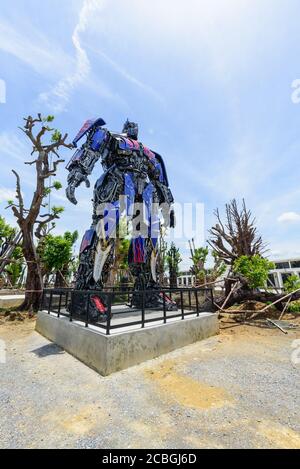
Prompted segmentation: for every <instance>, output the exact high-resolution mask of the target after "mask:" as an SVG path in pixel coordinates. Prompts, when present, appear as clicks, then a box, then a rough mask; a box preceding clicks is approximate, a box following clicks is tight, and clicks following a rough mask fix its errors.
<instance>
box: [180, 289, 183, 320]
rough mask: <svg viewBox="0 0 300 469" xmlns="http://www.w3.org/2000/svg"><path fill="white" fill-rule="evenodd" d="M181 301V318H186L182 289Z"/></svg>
mask: <svg viewBox="0 0 300 469" xmlns="http://www.w3.org/2000/svg"><path fill="white" fill-rule="evenodd" d="M180 303H181V319H184V307H183V292H182V290H181V291H180Z"/></svg>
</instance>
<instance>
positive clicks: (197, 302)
mask: <svg viewBox="0 0 300 469" xmlns="http://www.w3.org/2000/svg"><path fill="white" fill-rule="evenodd" d="M195 296H196V312H197V317H199V301H198V290H197V289H195Z"/></svg>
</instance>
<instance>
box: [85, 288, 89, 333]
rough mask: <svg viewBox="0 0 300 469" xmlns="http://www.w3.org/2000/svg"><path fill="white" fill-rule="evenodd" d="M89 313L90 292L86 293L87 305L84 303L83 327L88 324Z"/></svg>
mask: <svg viewBox="0 0 300 469" xmlns="http://www.w3.org/2000/svg"><path fill="white" fill-rule="evenodd" d="M89 314H90V293H89V292H88V293H87V305H86V318H85V327H88V325H89Z"/></svg>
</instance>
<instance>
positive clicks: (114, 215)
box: [104, 201, 120, 240]
mask: <svg viewBox="0 0 300 469" xmlns="http://www.w3.org/2000/svg"><path fill="white" fill-rule="evenodd" d="M119 219H120V202H119V201H116V202H113V203H111V204H108V205H107V206H106V208H105V210H104V223H105V224H104V230H105V238H106V240H107V239H109V238H110V237H111V236H112V235H114V236H116V232H114V231H115V230H116V226H117V225H118V224H119ZM114 236H113V237H114Z"/></svg>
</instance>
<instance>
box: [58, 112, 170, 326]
mask: <svg viewBox="0 0 300 469" xmlns="http://www.w3.org/2000/svg"><path fill="white" fill-rule="evenodd" d="M104 125H105V122H104V120H103V119H101V118H98V119H92V120H88V121H86V122H85V124H84V125H83V127H82V128H81V129H80V131H79V132H78V134H77V135H76V137H75V139H74V141H73V144H74V146H75V147H77V143H78V142H79V140H81V139H82V138H83V137H86V141H85V143H83V145H82V146H81V148H80V149H77V151H76V152H75V154H74V155H73V157H72V159H71V160H70V162H69V163H68V165H67V170H68V171H69V175H68V187H67V189H66V195H67V198H68V199H69V201H70V202H72V203H73V204H77V200H76V198H75V189H76V187H78V186H79V185H80V184H81V183H82V182H85V184H86V186H87V187H89V186H90V183H89V181H88V176H89V175H90V174H91V173H92V171H93V168H94V166H95V164H96V163H97V161H98V160H99V159H100V161H101V164H102V167H103V169H104V173H103V174H102V176H101V177H100V178H99V179H98V180H97V182H96V184H95V188H94V196H93V217H92V224H91V227H90V229H89V230H87V231H86V233H85V235H84V237H83V239H82V243H81V247H80V257H79V267H78V271H77V274H76V283H75V289H76V290H99V295H94V296H91V300H90V305H89V311H90V318H91V319H92V320H95V321H97V320H106V319H107V316H106V311H107V308H106V306H107V305H106V303H105V299H104V298H105V296H104V295H103V294H102V295H101V291H102V292H103V286H104V283H105V282H106V280H107V278H108V274H109V272H110V268H111V266H112V263H113V260H114V248H115V244H116V233H117V232H118V226H119V221H120V217H121V215H122V214H123V213H124V211H125V213H126V215H127V217H128V218H129V220H131V221H132V222H134V221H136V224H135V229H134V232H133V235H132V239H131V242H130V248H129V254H128V264H129V268H130V271H131V274H132V275H133V277H134V278H135V284H134V290H135V291H136V292H137V293H134V294H133V298H132V304H133V305H134V306H138V307H140V306H141V301H142V300H141V298H142V295H141V294H138V291H146V293H145V296H144V300H143V301H144V302H145V303H144V304H145V306H146V307H157V308H159V307H161V306H162V305H163V303H164V304H165V307H166V308H167V309H169V310H173V309H174V310H175V309H177V308H176V304H175V303H174V302H173V301H172V300H171V299H170V298H169V297H167V296H166V295H165V294H164V293H162V292H160V289H159V286H158V284H157V278H156V277H157V276H156V268H155V266H156V258H157V241H158V236H159V229H160V220H159V212H160V211H161V212H162V216H163V224H164V225H165V226H170V227H173V226H174V212H173V210H172V203H173V196H172V193H171V190H170V188H169V183H168V177H167V173H166V169H165V165H164V162H163V159H162V157H161V156H160V155H159V154H158V153H156V152H154V151H152V150H150V149H148V148H147V147H146V146H144V145H143V144H142V143H141V142H139V141H138V124H136V123H134V122H129V121H128V120H127V121H126V122H125V124H124V127H123V131H122V133H115V132H111V131H109V130H107V129H106V128H104V127H103V126H104ZM147 290H148V291H149V293H147ZM72 307H74V311H75V309H76V312H77V313H78V312H79V314H84V312H85V309H86V305H84V301H80V300H77V302H76V304H75V305H74V304H73V306H72Z"/></svg>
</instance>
